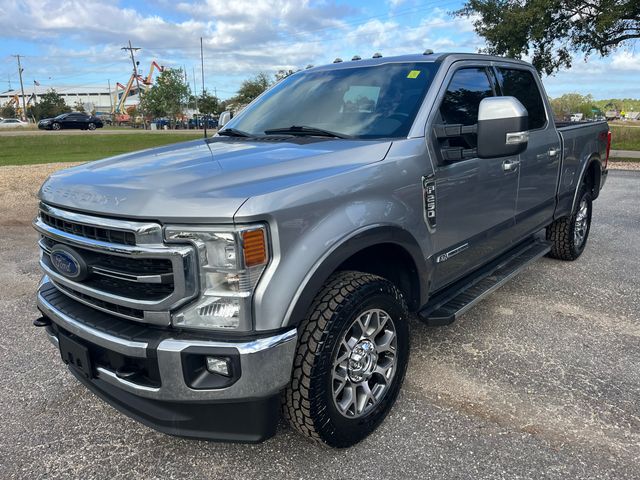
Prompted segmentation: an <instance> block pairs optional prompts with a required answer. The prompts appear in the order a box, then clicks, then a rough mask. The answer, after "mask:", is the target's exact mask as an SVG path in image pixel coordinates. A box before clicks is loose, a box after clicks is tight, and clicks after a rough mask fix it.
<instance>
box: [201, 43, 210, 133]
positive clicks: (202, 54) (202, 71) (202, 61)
mask: <svg viewBox="0 0 640 480" xmlns="http://www.w3.org/2000/svg"><path fill="white" fill-rule="evenodd" d="M200 75H202V95H204V49H203V48H202V37H200ZM207 123H209V115H208V114H206V115H205V116H204V138H207Z"/></svg>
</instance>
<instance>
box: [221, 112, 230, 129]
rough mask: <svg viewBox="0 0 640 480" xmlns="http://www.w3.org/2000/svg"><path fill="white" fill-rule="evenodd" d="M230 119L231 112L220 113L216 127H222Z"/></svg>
mask: <svg viewBox="0 0 640 480" xmlns="http://www.w3.org/2000/svg"><path fill="white" fill-rule="evenodd" d="M229 120H231V112H230V111H228V110H227V111H226V112H222V113H221V114H220V118H219V119H218V128H222V127H224V126H225V125H226V124H227V123H229Z"/></svg>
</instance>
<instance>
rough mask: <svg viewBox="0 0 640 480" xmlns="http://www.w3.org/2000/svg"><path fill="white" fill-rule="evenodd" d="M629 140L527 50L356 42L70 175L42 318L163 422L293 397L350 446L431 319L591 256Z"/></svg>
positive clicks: (90, 374)
mask: <svg viewBox="0 0 640 480" xmlns="http://www.w3.org/2000/svg"><path fill="white" fill-rule="evenodd" d="M609 144H610V135H609V128H608V126H607V124H606V123H604V122H602V123H588V124H572V125H571V126H563V127H561V128H558V125H557V124H555V123H554V120H553V115H552V112H551V108H550V105H549V102H548V100H547V96H546V95H545V94H544V90H543V87H542V84H541V82H540V79H539V77H538V75H537V74H536V72H535V70H534V69H533V68H532V67H531V66H530V65H529V64H527V63H524V62H521V61H515V60H509V59H506V58H498V57H491V56H484V55H475V54H433V53H430V52H427V53H425V54H424V55H407V56H399V57H392V58H380V57H379V56H378V55H376V56H375V58H372V59H368V60H360V59H357V58H354V60H353V61H350V62H343V61H340V60H339V59H337V60H336V61H335V62H334V63H333V64H330V65H326V66H321V67H316V68H312V69H308V70H305V71H302V72H299V73H296V74H294V75H291V76H290V77H288V78H286V79H285V80H283V81H281V82H280V83H278V84H277V85H275V86H274V87H273V88H271V89H269V90H268V91H267V92H265V93H264V94H263V95H262V96H260V97H259V98H258V99H256V100H255V101H254V102H253V103H251V104H250V105H249V106H248V107H247V108H245V109H244V111H242V112H241V113H240V114H238V115H237V116H236V117H235V118H233V119H232V120H231V121H230V122H229V123H227V124H226V125H224V126H223V127H222V129H221V130H220V131H219V132H218V134H217V135H216V136H215V137H212V138H207V139H199V140H194V141H190V142H186V143H182V144H178V145H172V146H168V147H162V148H157V149H152V150H146V151H142V152H138V153H132V154H127V155H121V156H118V157H114V158H110V159H106V160H102V161H99V162H92V163H88V164H85V165H82V166H78V167H74V168H70V169H68V170H64V171H61V172H59V173H56V174H54V175H52V176H51V177H50V178H49V179H48V180H47V181H46V182H45V184H44V185H43V186H42V189H41V190H40V194H39V196H40V201H41V203H40V211H39V214H38V216H37V218H36V220H35V222H34V225H35V228H36V229H37V231H38V232H39V233H40V235H41V237H40V241H39V245H40V249H41V257H40V258H41V260H40V262H41V266H42V269H43V270H44V277H43V279H42V282H41V283H40V286H39V288H38V293H37V304H38V308H39V310H40V311H41V313H42V316H41V317H40V318H38V319H37V320H35V321H34V324H35V325H36V326H39V327H41V328H43V330H44V331H45V332H46V334H47V335H48V337H49V338H50V340H51V341H52V342H53V343H54V344H55V345H56V346H57V348H59V350H60V354H61V357H62V360H63V361H64V363H65V364H67V365H68V366H69V369H70V371H71V372H72V373H73V375H75V376H76V377H77V378H78V380H79V381H80V382H82V383H83V384H84V385H86V387H87V388H89V389H90V390H91V391H93V392H94V393H95V394H96V395H98V396H99V397H101V398H103V399H104V400H105V401H107V402H108V403H110V404H111V405H113V406H114V407H115V408H117V409H118V410H120V411H122V412H124V413H126V414H127V415H130V416H131V417H133V418H135V419H138V420H139V421H141V422H142V423H144V424H146V425H149V426H151V427H153V428H156V429H158V430H160V431H163V432H166V433H169V434H175V435H182V436H190V437H200V438H207V439H215V440H223V441H247V442H253V441H261V440H264V439H266V438H268V437H269V436H271V435H273V434H274V432H275V430H276V425H277V423H278V420H279V418H280V413H281V412H282V413H283V415H284V417H285V418H286V420H288V422H289V423H290V424H291V426H292V427H293V428H295V429H296V430H298V431H299V432H301V433H302V434H304V435H306V436H307V437H309V438H311V439H313V440H315V441H318V442H322V443H325V444H328V445H330V446H334V447H346V446H350V445H353V444H354V443H356V442H358V441H359V440H361V439H363V438H364V437H365V436H367V435H368V434H370V433H371V432H372V431H373V430H374V429H375V428H376V426H377V425H379V424H380V422H381V421H382V420H383V419H384V418H385V416H386V415H387V413H388V412H389V410H390V408H391V407H392V405H393V403H394V401H395V400H396V397H397V395H398V391H399V390H400V387H401V385H402V381H403V378H404V375H405V371H406V368H407V360H408V356H409V344H410V339H409V318H410V317H409V314H410V313H415V314H416V316H417V318H419V319H421V320H422V321H424V322H426V324H428V325H434V326H436V325H446V324H449V323H451V322H453V321H454V320H455V319H456V318H457V317H458V316H459V315H461V314H462V313H463V312H465V311H466V310H467V309H468V308H469V307H470V306H472V305H473V304H474V303H476V302H477V301H479V300H480V299H481V298H483V297H484V296H485V295H487V294H488V293H489V292H491V291H492V290H494V289H495V288H497V287H499V286H500V285H502V284H503V283H504V282H505V281H507V280H508V279H509V278H510V277H511V276H513V275H514V274H515V273H517V272H518V271H519V270H520V269H522V268H523V267H524V266H526V265H527V264H529V263H530V262H532V261H533V260H535V259H537V258H539V257H540V256H542V255H545V254H546V255H548V256H551V257H553V258H558V259H561V260H575V259H577V258H578V257H579V256H580V254H581V253H582V251H583V249H584V248H585V244H586V242H587V238H588V236H589V226H590V223H591V215H592V201H593V200H595V199H596V198H597V197H598V194H599V192H600V189H601V188H602V186H603V185H604V182H605V179H606V177H607V158H608V150H609ZM69 414H71V413H69Z"/></svg>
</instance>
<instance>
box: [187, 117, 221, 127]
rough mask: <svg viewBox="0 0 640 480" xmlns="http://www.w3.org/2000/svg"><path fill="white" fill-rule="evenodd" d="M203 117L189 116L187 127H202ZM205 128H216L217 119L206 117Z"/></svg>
mask: <svg viewBox="0 0 640 480" xmlns="http://www.w3.org/2000/svg"><path fill="white" fill-rule="evenodd" d="M204 124H205V119H204V118H190V119H189V128H190V129H195V128H204ZM206 124H207V128H218V120H217V119H215V118H208V119H206Z"/></svg>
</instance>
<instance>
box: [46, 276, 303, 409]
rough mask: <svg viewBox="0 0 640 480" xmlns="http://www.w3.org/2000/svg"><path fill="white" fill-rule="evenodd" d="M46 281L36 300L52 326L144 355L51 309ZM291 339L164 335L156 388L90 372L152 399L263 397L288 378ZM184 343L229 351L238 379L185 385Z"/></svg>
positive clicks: (137, 346) (141, 345)
mask: <svg viewBox="0 0 640 480" xmlns="http://www.w3.org/2000/svg"><path fill="white" fill-rule="evenodd" d="M48 282H49V280H48V279H47V278H46V277H45V278H44V279H43V282H42V283H41V287H40V289H39V291H38V297H37V303H38V307H39V309H40V310H41V311H42V313H43V314H44V315H45V316H46V317H48V318H49V319H50V320H51V321H52V322H53V323H55V324H56V325H57V326H58V327H61V328H63V329H64V330H66V331H68V332H70V333H72V334H74V335H77V336H78V337H79V338H81V339H82V340H85V341H86V342H89V343H93V344H96V345H99V346H100V347H103V348H105V349H107V350H112V351H115V352H118V353H121V354H123V355H127V356H131V357H139V358H147V357H148V347H149V345H148V343H146V342H142V341H131V340H127V339H122V338H119V337H117V336H114V335H110V334H107V333H105V332H103V331H100V330H97V329H94V328H92V327H90V326H88V325H85V324H83V323H82V322H80V321H78V320H77V319H74V318H71V317H70V316H68V315H66V314H65V313H64V312H62V311H59V310H57V309H56V308H55V307H54V306H53V305H51V304H50V303H49V302H47V300H46V299H45V298H43V296H42V294H41V290H42V288H45V287H47V286H48V285H47V284H48ZM48 336H49V339H50V340H51V342H52V343H53V344H54V345H57V344H58V339H57V337H56V336H55V335H53V334H51V333H50V332H48ZM296 343H297V332H296V330H295V329H292V330H289V331H286V332H284V333H281V334H278V335H274V336H271V337H263V338H258V339H255V340H251V341H247V342H221V341H202V340H182V339H174V338H171V337H168V338H166V339H164V340H162V341H161V342H160V343H159V344H158V346H157V347H156V349H155V350H156V356H157V361H158V367H159V371H160V380H161V386H159V387H157V388H156V387H150V386H147V385H140V384H137V383H135V382H132V381H128V380H124V379H122V378H119V377H118V376H116V374H115V372H113V371H110V370H108V369H106V368H102V367H97V368H96V371H95V376H96V377H97V378H98V379H100V380H103V381H104V382H105V383H109V384H111V385H113V386H115V387H118V388H120V389H122V390H125V391H127V392H129V393H131V394H134V395H137V396H140V397H144V398H149V399H153V400H161V401H173V402H193V401H213V402H215V401H221V402H226V401H234V400H246V399H255V398H263V397H266V396H269V395H273V394H275V393H277V392H279V391H280V390H281V389H282V388H283V387H284V386H285V385H286V384H287V383H288V382H289V380H290V378H291V368H292V365H293V357H294V354H295V348H296ZM189 347H198V348H199V349H200V350H199V351H203V352H204V353H205V354H206V349H207V348H210V349H211V352H212V354H215V350H216V349H218V350H219V349H220V348H226V349H229V348H231V349H235V350H236V351H237V353H238V356H239V358H240V369H241V375H240V378H239V379H238V380H237V381H236V382H235V383H233V384H232V385H230V386H228V387H225V388H220V389H193V388H190V387H189V386H188V385H187V384H186V382H185V379H184V374H183V368H182V352H183V351H184V350H185V349H187V348H189Z"/></svg>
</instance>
